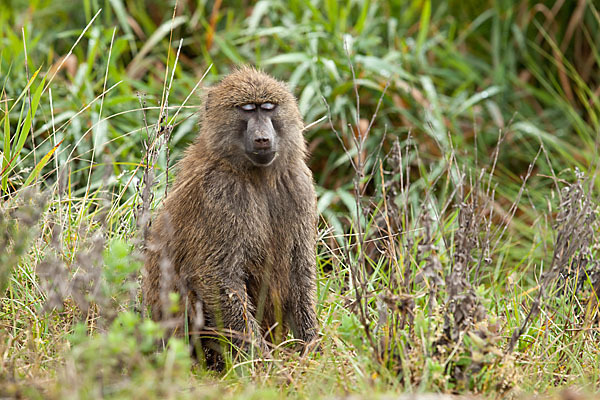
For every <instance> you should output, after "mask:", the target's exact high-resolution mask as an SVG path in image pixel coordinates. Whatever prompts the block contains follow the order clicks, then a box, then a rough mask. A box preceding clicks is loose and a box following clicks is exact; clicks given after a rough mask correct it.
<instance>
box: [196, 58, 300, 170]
mask: <svg viewBox="0 0 600 400" xmlns="http://www.w3.org/2000/svg"><path fill="white" fill-rule="evenodd" d="M201 126H202V127H203V128H202V134H203V135H204V136H203V137H204V140H205V141H204V143H205V145H206V148H205V149H206V150H208V151H210V152H211V153H212V154H214V155H216V156H217V157H220V158H223V159H226V160H228V161H229V162H230V163H231V165H233V166H235V167H239V168H241V169H256V168H259V169H262V168H265V167H269V166H271V168H276V167H277V165H279V164H281V163H289V162H290V161H291V160H292V159H295V158H302V157H304V154H305V153H304V138H303V136H302V127H303V124H302V118H301V117H300V112H299V110H298V106H297V104H296V100H295V99H294V96H293V95H292V94H291V93H290V91H289V89H287V87H286V86H285V84H283V83H281V82H279V81H277V80H275V79H273V78H271V77H270V76H268V75H266V74H264V73H262V72H259V71H257V70H255V69H253V68H247V67H246V68H241V69H239V70H237V71H235V72H233V73H231V74H230V75H228V76H226V77H225V78H224V79H223V80H222V81H221V83H219V84H218V85H215V86H213V87H212V88H210V89H209V90H208V92H207V94H206V98H205V107H204V112H203V116H202V123H201Z"/></svg>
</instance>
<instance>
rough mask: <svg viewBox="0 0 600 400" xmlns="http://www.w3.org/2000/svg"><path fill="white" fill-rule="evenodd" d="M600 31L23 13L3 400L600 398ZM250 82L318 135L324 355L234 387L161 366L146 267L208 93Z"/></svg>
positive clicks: (539, 14) (2, 43)
mask: <svg viewBox="0 0 600 400" xmlns="http://www.w3.org/2000/svg"><path fill="white" fill-rule="evenodd" d="M240 10H241V11H240ZM599 15H600V14H599V12H598V9H597V6H596V5H595V4H594V3H593V2H591V1H582V2H574V1H567V2H564V3H562V2H552V1H550V2H545V3H537V2H527V1H524V2H515V1H503V2H491V1H490V2H483V3H482V2H471V1H467V2H454V1H431V0H413V1H409V0H396V1H387V2H368V1H347V2H337V1H318V0H297V1H289V2H283V1H277V0H274V1H269V0H262V1H258V2H252V3H250V4H247V3H246V2H241V1H231V2H215V3H214V4H213V3H210V2H203V1H199V2H186V1H176V2H170V3H168V4H167V3H164V2H153V1H142V0H128V1H121V0H115V1H110V2H98V1H94V0H84V1H82V2H81V3H77V2H72V3H69V2H63V3H58V2H52V1H42V0H38V1H30V2H20V1H13V2H12V3H10V4H8V3H3V4H2V5H1V6H0V32H1V33H0V81H1V83H0V87H1V89H0V132H1V136H2V140H0V146H1V147H0V150H1V152H2V156H1V163H0V165H1V169H0V171H1V176H0V177H1V188H0V190H1V196H2V205H1V206H0V209H1V214H0V216H1V219H0V230H2V232H3V234H2V237H1V239H0V247H2V249H3V250H2V251H3V252H2V253H0V261H1V262H2V263H1V264H2V266H0V288H1V289H2V290H4V288H6V290H5V291H3V294H2V296H0V297H1V298H0V324H1V326H2V328H3V329H2V330H0V350H1V351H0V353H1V354H3V356H2V361H1V364H0V365H1V366H2V367H1V369H0V383H2V385H0V386H1V387H2V388H1V389H0V394H2V395H6V396H18V395H21V396H26V397H36V396H38V397H42V396H44V397H57V398H64V397H73V398H79V397H86V398H87V397H90V398H96V397H136V396H138V397H139V396H144V397H148V396H150V397H156V398H158V397H160V398H164V397H171V398H179V397H193V398H196V397H198V396H205V397H207V398H222V397H249V398H252V397H257V398H264V397H274V398H275V397H283V396H293V397H327V396H331V395H333V394H344V393H354V392H356V393H362V394H363V396H365V397H369V396H370V395H371V394H373V393H377V394H384V393H392V392H394V393H395V392H401V391H402V392H404V391H409V392H428V391H434V392H444V393H468V392H475V393H483V394H485V395H489V396H498V397H499V396H504V395H516V394H519V393H521V392H526V393H531V392H536V391H537V392H549V393H552V392H553V391H555V390H560V388H564V387H566V386H571V385H574V386H577V387H582V388H583V389H584V390H586V391H590V392H595V391H597V390H598V386H597V385H598V382H597V376H598V374H599V373H600V371H598V365H600V362H599V361H600V355H599V354H600V353H599V351H598V337H597V334H598V332H597V328H596V326H597V323H598V298H597V292H596V291H597V290H598V288H599V287H600V286H599V285H598V283H599V282H600V265H599V264H598V261H597V259H598V231H599V229H598V221H597V212H598V211H597V210H598V209H597V207H598V203H597V198H598V197H597V196H598V179H599V178H598V175H597V173H596V169H597V159H598V128H599V126H598V124H599V122H598V117H599V111H600V106H599V102H598V87H599V85H600V81H599V79H600V78H599V77H600V74H599V72H600V67H599V65H600V58H599V56H598V54H600V53H599V51H598V46H597V43H599V42H600V37H599V35H600V29H599V28H600V16H599ZM241 63H251V64H255V65H257V66H258V67H260V68H263V69H264V70H266V71H267V72H269V73H271V74H273V75H275V76H276V77H278V78H280V79H282V80H286V81H288V82H289V85H290V87H291V88H292V89H293V91H294V93H295V94H296V96H297V98H298V103H299V107H300V110H301V112H302V114H303V116H304V119H305V122H306V124H307V126H310V127H309V128H308V129H307V130H306V132H305V134H306V138H307V141H308V144H309V148H310V151H311V159H310V165H311V168H312V170H313V172H314V174H315V181H316V184H317V190H318V194H319V202H318V207H319V211H320V213H321V216H322V218H321V223H320V238H321V240H320V242H319V248H318V249H317V251H318V264H319V265H318V266H319V292H318V313H319V320H320V324H321V333H322V348H323V350H322V352H321V353H320V354H310V355H308V356H301V355H300V354H297V353H294V352H289V351H287V350H286V349H285V346H284V347H282V348H281V349H280V351H279V352H277V353H275V354H274V355H273V357H271V358H269V359H268V360H266V361H262V362H256V361H252V360H245V359H243V358H236V357H235V356H232V357H233V358H232V359H231V360H229V364H228V365H229V367H228V369H227V370H226V371H225V372H224V373H223V374H220V375H219V374H215V373H212V372H209V371H205V370H203V369H202V368H201V367H200V366H198V365H195V366H193V367H191V368H190V365H192V364H193V362H192V360H190V358H189V355H188V353H187V351H186V347H185V342H183V341H179V340H172V341H171V342H169V343H168V344H167V343H165V345H164V351H162V352H158V353H157V352H156V351H154V348H153V347H152V346H151V345H150V344H151V343H153V341H154V340H158V338H159V337H160V331H161V327H160V326H158V325H156V324H152V323H150V322H149V321H145V320H142V319H141V318H140V316H139V315H140V311H141V310H140V305H139V290H138V289H139V283H138V279H139V276H140V266H141V263H140V262H139V254H138V253H137V251H136V250H135V249H136V246H137V245H138V239H139V235H140V232H139V230H138V227H139V225H140V218H139V216H140V209H141V208H143V207H146V206H148V205H149V204H150V205H151V206H152V207H159V206H160V201H161V199H162V197H163V195H164V193H165V189H166V188H165V186H166V183H167V175H169V174H170V175H171V176H170V177H169V180H171V181H172V178H173V176H172V175H173V168H172V167H173V164H174V161H175V160H176V159H177V158H178V157H179V155H180V154H181V151H182V150H183V149H184V148H185V145H186V144H187V143H189V142H190V141H191V140H192V139H193V137H194V135H195V134H196V132H197V128H196V124H197V116H196V114H195V108H196V107H197V106H198V104H199V95H200V93H201V91H202V87H203V86H204V85H209V84H211V83H213V82H215V81H216V80H218V79H219V77H220V76H222V75H223V74H225V73H227V72H228V71H229V70H230V69H231V68H232V67H233V66H234V65H235V64H241ZM373 116H375V118H373V120H372V125H370V123H371V118H372V117H373ZM313 122H314V123H315V124H313V125H311V124H312V123H313ZM169 166H171V168H169ZM150 168H151V169H152V171H153V173H155V177H156V184H155V185H154V184H153V182H152V183H151V182H148V181H147V180H144V179H145V177H148V175H147V174H146V175H145V172H146V173H147V171H148V169H150ZM34 187H35V188H37V192H36V191H35V190H34ZM144 187H146V188H151V189H152V190H151V193H148V192H146V195H144V191H143V188H144ZM36 193H37V194H36ZM142 225H143V224H142ZM105 248H106V249H107V250H103V249H105ZM190 371H191V373H190Z"/></svg>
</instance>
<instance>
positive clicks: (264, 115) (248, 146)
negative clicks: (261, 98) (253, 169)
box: [236, 102, 279, 167]
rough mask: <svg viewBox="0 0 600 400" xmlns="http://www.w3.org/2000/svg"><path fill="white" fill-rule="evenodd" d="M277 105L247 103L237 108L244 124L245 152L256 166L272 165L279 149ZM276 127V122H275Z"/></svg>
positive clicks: (242, 124) (241, 125) (242, 133)
mask: <svg viewBox="0 0 600 400" xmlns="http://www.w3.org/2000/svg"><path fill="white" fill-rule="evenodd" d="M276 108H277V104H274V103H270V102H264V103H246V104H242V105H240V106H237V109H236V112H237V113H238V116H239V118H240V120H241V121H242V123H241V124H240V127H241V132H240V136H241V137H243V151H244V154H245V155H246V157H248V159H249V160H250V161H251V162H252V163H253V164H254V165H256V166H259V167H266V166H268V165H270V164H271V163H272V162H273V160H275V157H277V150H278V147H279V135H278V132H277V131H276V129H275V126H274V119H275V117H276V113H277V111H276ZM275 125H276V122H275Z"/></svg>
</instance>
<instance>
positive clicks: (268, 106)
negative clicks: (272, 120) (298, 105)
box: [260, 103, 275, 110]
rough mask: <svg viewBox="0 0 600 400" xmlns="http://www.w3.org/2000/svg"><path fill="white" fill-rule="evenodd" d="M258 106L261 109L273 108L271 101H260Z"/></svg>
mask: <svg viewBox="0 0 600 400" xmlns="http://www.w3.org/2000/svg"><path fill="white" fill-rule="evenodd" d="M260 108H262V109H263V110H272V109H274V108H275V104H273V103H262V104H261V105H260Z"/></svg>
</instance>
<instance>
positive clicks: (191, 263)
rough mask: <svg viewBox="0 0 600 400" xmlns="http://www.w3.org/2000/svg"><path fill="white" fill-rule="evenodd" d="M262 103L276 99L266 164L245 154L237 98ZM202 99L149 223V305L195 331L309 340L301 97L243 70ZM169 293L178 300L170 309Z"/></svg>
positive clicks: (311, 254)
mask: <svg viewBox="0 0 600 400" xmlns="http://www.w3.org/2000/svg"><path fill="white" fill-rule="evenodd" d="M264 102H270V103H274V104H276V105H277V107H276V109H275V110H273V112H272V113H273V114H272V118H271V121H272V123H273V126H274V128H275V131H276V133H277V135H278V140H279V148H278V152H277V156H276V158H275V160H274V161H273V163H272V164H270V165H269V166H267V167H260V166H254V165H253V164H252V163H251V162H250V160H249V159H248V158H247V157H246V156H245V155H244V154H242V153H241V152H240V146H239V143H238V141H240V140H242V136H243V131H244V129H245V125H244V123H242V122H241V121H240V119H239V118H238V117H236V115H238V114H236V113H237V112H239V111H238V110H237V109H236V106H239V105H242V104H246V103H258V104H260V103H264ZM204 104H205V105H204V107H203V112H202V114H203V115H202V118H201V128H200V134H199V135H198V137H197V139H196V141H195V142H194V143H193V144H192V145H191V146H189V148H188V149H187V150H186V153H185V156H184V158H183V159H182V160H181V161H180V162H179V164H178V168H179V171H178V174H177V178H176V182H175V186H174V189H173V190H172V192H171V193H170V194H169V196H168V198H167V199H166V201H165V203H164V206H163V208H162V210H161V211H160V213H159V214H158V216H156V217H155V218H154V221H153V225H152V227H151V233H150V241H149V245H148V248H147V251H146V255H147V259H146V263H145V274H144V275H145V276H144V282H143V296H144V304H145V305H146V306H147V307H149V308H150V311H151V315H152V318H153V319H155V320H169V319H170V320H174V321H175V322H176V323H175V326H174V328H175V330H179V331H180V329H181V327H182V325H181V324H182V323H183V318H182V316H183V310H184V309H186V308H187V313H186V314H187V315H188V317H189V319H190V322H192V324H191V326H193V327H194V329H206V328H207V327H211V328H220V329H221V331H223V328H225V329H224V330H225V331H227V330H228V329H229V330H232V331H235V332H239V333H245V334H246V335H248V334H249V335H250V336H251V337H252V338H253V340H254V341H255V343H256V344H257V345H258V346H259V347H261V348H263V349H265V348H267V345H266V343H265V342H264V335H266V334H267V333H268V335H269V336H270V338H271V339H273V334H274V332H278V335H276V336H279V337H281V336H282V335H284V334H285V332H286V329H287V328H290V329H291V330H292V332H293V334H294V336H295V337H296V338H298V339H301V340H303V341H304V342H306V343H308V342H310V341H311V340H312V339H313V338H314V337H315V335H316V329H317V328H316V317H315V303H314V296H315V273H316V271H315V269H316V266H315V244H316V222H317V214H316V195H315V191H314V187H313V180H312V174H311V172H310V170H309V169H308V167H307V165H306V163H305V158H306V144H305V142H304V138H303V136H302V128H303V123H302V120H301V117H300V113H299V111H298V106H297V104H296V100H295V98H294V96H293V95H292V94H291V93H290V92H289V90H288V89H287V88H286V86H285V85H284V84H283V83H281V82H278V81H276V80H275V79H273V78H271V77H270V76H268V75H266V74H264V73H262V72H259V71H257V70H255V69H252V68H242V69H240V70H238V71H236V72H233V73H232V74H231V75H229V76H227V77H226V78H224V79H223V81H222V82H221V83H220V84H218V85H217V86H215V87H213V88H210V89H209V90H208V93H207V95H206V97H205V103H204ZM170 291H175V292H178V293H179V294H180V299H181V306H180V307H179V312H176V313H174V314H173V313H172V312H171V311H170V310H169V302H168V293H169V292H170ZM274 326H278V328H276V329H275V330H273V329H272V328H273V327H274ZM192 330H193V329H192ZM234 343H236V344H238V345H242V346H243V347H246V346H245V344H244V343H246V342H245V341H243V340H239V339H238V340H236V339H235V338H234ZM246 348H247V347H246Z"/></svg>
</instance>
